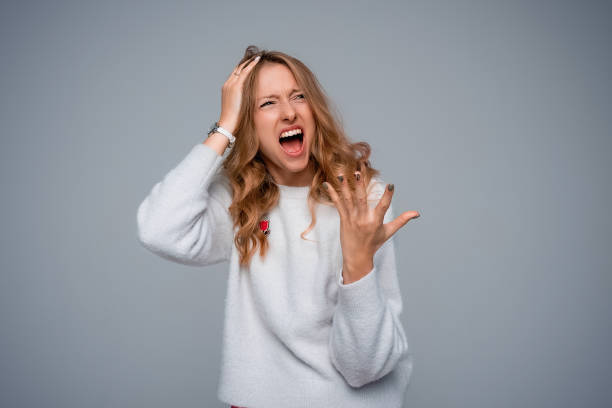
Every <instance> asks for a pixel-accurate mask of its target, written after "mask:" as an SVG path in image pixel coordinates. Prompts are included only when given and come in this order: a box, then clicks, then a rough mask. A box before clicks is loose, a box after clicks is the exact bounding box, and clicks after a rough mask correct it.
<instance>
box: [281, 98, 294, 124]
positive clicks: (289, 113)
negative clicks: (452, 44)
mask: <svg viewBox="0 0 612 408" xmlns="http://www.w3.org/2000/svg"><path fill="white" fill-rule="evenodd" d="M295 114H296V113H295V108H294V107H293V105H291V102H286V103H283V109H282V115H283V119H287V120H288V121H293V120H294V119H295Z"/></svg>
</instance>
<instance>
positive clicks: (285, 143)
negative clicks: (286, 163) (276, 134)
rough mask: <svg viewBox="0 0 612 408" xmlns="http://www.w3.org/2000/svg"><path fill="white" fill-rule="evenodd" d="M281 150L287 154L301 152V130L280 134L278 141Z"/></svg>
mask: <svg viewBox="0 0 612 408" xmlns="http://www.w3.org/2000/svg"><path fill="white" fill-rule="evenodd" d="M278 141H279V143H280V145H281V148H282V149H283V150H284V151H285V152H287V153H289V154H297V153H300V152H301V151H302V147H303V143H304V134H303V131H302V129H293V130H291V131H289V132H285V133H283V134H281V136H280V139H279V140H278Z"/></svg>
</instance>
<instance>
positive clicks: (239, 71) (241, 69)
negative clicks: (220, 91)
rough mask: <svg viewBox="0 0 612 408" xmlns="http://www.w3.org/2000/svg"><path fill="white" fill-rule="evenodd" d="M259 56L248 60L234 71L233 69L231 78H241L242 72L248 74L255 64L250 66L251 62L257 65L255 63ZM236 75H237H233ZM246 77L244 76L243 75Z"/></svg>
mask: <svg viewBox="0 0 612 408" xmlns="http://www.w3.org/2000/svg"><path fill="white" fill-rule="evenodd" d="M259 59H260V56H259V55H258V56H256V57H255V58H250V59H248V60H246V61H244V62H243V63H242V64H240V65H239V66H238V67H236V69H234V72H233V73H232V75H233V76H235V77H242V75H241V74H242V73H243V72H248V71H249V70H250V69H251V68H253V66H255V64H252V62H255V63H257V61H259ZM234 73H235V74H238V75H234ZM245 76H246V75H245Z"/></svg>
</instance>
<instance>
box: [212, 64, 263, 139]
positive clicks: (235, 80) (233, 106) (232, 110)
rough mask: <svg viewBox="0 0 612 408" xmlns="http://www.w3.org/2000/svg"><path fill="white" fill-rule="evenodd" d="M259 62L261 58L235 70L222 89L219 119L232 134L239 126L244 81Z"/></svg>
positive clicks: (240, 65) (241, 65)
mask: <svg viewBox="0 0 612 408" xmlns="http://www.w3.org/2000/svg"><path fill="white" fill-rule="evenodd" d="M257 61H259V56H257V57H255V58H251V59H249V60H246V61H244V62H243V63H242V64H239V65H238V66H237V67H236V68H234V70H233V71H232V73H231V74H230V75H229V77H228V78H227V80H226V81H225V83H224V84H223V87H222V88H221V118H220V119H219V124H220V125H221V126H222V127H223V128H225V129H227V130H229V131H230V133H234V130H235V129H236V126H237V125H238V115H239V114H240V105H241V103H242V87H243V85H244V80H245V79H246V77H247V76H248V74H249V72H250V71H251V70H252V69H253V67H254V66H255V64H257Z"/></svg>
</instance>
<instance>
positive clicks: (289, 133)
mask: <svg viewBox="0 0 612 408" xmlns="http://www.w3.org/2000/svg"><path fill="white" fill-rule="evenodd" d="M300 133H302V129H293V130H289V131H287V132H283V133H281V135H280V137H281V139H282V138H283V137H289V136H293V135H297V134H300Z"/></svg>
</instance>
